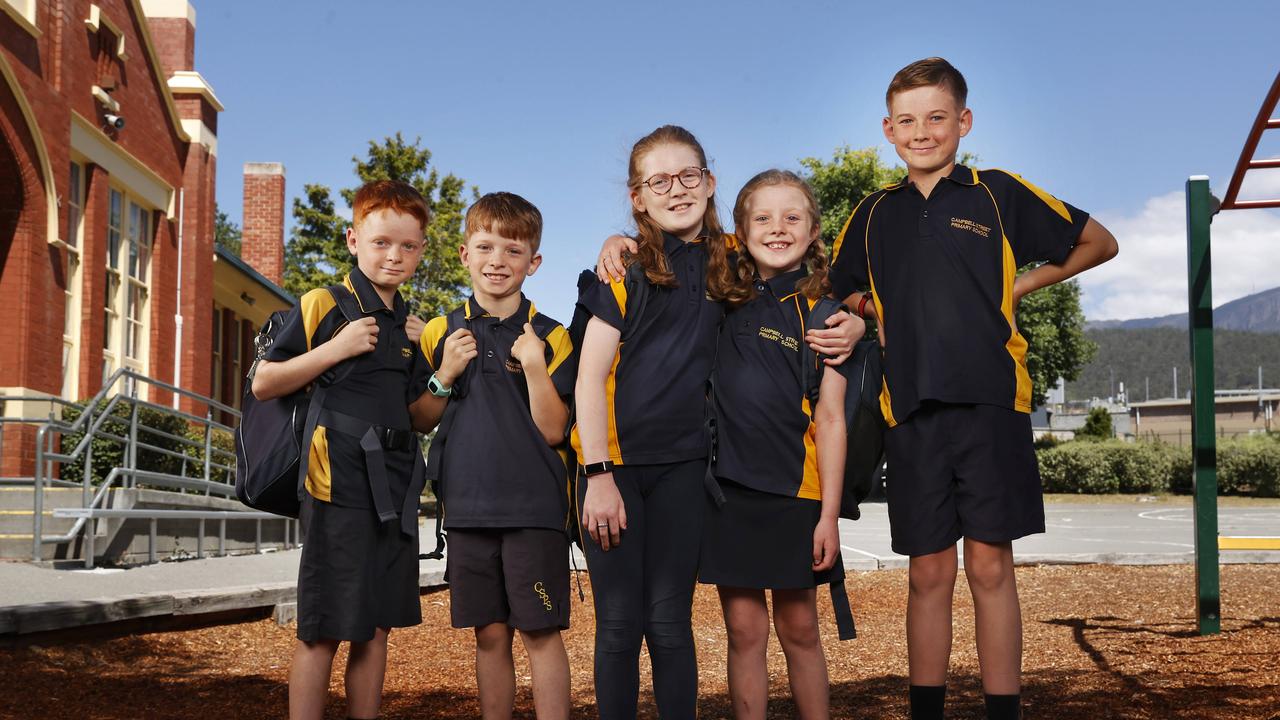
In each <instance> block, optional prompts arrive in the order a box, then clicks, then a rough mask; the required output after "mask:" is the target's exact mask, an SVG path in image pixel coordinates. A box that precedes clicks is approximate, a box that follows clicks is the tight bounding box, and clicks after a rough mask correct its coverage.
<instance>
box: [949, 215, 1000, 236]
mask: <svg viewBox="0 0 1280 720" xmlns="http://www.w3.org/2000/svg"><path fill="white" fill-rule="evenodd" d="M951 227H953V228H955V229H956V230H968V231H969V232H971V233H973V234H975V235H978V236H981V237H991V228H989V227H987V226H986V225H979V224H978V223H976V222H974V221H972V220H965V219H963V218H951Z"/></svg>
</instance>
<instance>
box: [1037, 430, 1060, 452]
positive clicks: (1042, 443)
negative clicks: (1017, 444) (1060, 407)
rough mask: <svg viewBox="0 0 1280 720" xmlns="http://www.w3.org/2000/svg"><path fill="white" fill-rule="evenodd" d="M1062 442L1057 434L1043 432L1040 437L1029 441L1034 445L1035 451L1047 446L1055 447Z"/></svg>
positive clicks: (1047, 447) (1045, 448)
mask: <svg viewBox="0 0 1280 720" xmlns="http://www.w3.org/2000/svg"><path fill="white" fill-rule="evenodd" d="M1062 443H1063V441H1062V440H1061V439H1060V438H1058V436H1057V435H1054V434H1053V433H1045V434H1044V435H1041V436H1040V437H1038V438H1036V439H1035V440H1033V441H1032V442H1031V444H1032V445H1033V446H1035V449H1036V450H1037V451H1039V450H1048V449H1049V448H1051V447H1057V446H1058V445H1061V444H1062Z"/></svg>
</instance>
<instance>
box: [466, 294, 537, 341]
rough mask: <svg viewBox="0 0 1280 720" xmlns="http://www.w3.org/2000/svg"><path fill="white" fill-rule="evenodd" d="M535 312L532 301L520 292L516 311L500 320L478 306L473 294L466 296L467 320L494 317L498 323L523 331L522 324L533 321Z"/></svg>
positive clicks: (518, 331) (519, 331)
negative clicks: (518, 305)
mask: <svg viewBox="0 0 1280 720" xmlns="http://www.w3.org/2000/svg"><path fill="white" fill-rule="evenodd" d="M535 314H537V311H536V310H534V307H533V301H531V300H529V298H527V297H525V294H524V293H520V307H518V308H516V311H515V312H513V313H511V315H509V316H508V317H506V318H503V319H501V320H499V319H498V317H497V316H496V315H494V314H493V313H491V312H489V311H488V310H485V309H484V308H483V307H480V303H479V302H478V301H477V300H476V296H475V295H471V296H469V297H468V298H467V319H468V320H474V319H475V318H494V319H495V320H498V324H500V325H505V326H507V327H509V328H512V329H514V330H515V331H516V332H517V333H521V332H524V324H525V323H527V322H533V316H534V315H535Z"/></svg>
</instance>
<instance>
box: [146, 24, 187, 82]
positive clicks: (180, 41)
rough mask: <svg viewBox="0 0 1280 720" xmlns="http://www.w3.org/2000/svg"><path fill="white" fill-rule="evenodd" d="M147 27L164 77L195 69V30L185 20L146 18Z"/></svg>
mask: <svg viewBox="0 0 1280 720" xmlns="http://www.w3.org/2000/svg"><path fill="white" fill-rule="evenodd" d="M147 25H148V27H149V28H150V30H151V42H152V43H153V44H154V45H155V48H156V55H157V56H159V60H160V67H161V68H163V70H164V74H165V75H166V76H168V75H172V74H173V73H174V71H177V70H190V69H191V68H193V67H195V49H196V29H195V28H194V27H192V25H191V23H189V22H187V19H186V18H147Z"/></svg>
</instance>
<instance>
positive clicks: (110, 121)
mask: <svg viewBox="0 0 1280 720" xmlns="http://www.w3.org/2000/svg"><path fill="white" fill-rule="evenodd" d="M104 117H106V119H107V125H108V126H110V127H112V128H115V129H116V130H123V129H124V118H122V117H120V116H119V115H113V114H112V113H107V114H106V115H105V116H104Z"/></svg>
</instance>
